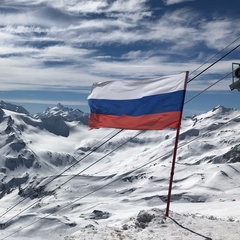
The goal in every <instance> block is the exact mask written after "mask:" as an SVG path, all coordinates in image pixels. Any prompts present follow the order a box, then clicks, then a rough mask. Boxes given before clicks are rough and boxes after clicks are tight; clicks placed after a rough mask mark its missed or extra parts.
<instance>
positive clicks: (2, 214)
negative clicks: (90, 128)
mask: <svg viewBox="0 0 240 240" xmlns="http://www.w3.org/2000/svg"><path fill="white" fill-rule="evenodd" d="M122 131H123V129H121V130H118V131H117V132H116V130H114V131H112V132H111V133H109V134H108V135H106V136H105V137H103V138H102V139H101V140H100V141H99V142H98V143H96V144H95V145H94V146H96V145H97V144H99V143H100V144H99V145H98V146H96V147H95V148H93V149H92V150H91V151H90V152H89V153H88V154H87V155H85V156H84V157H82V158H80V159H79V160H77V161H76V162H74V163H73V164H72V165H70V166H69V167H67V168H66V169H65V170H63V169H64V168H63V169H61V170H59V171H58V172H57V173H56V174H54V175H53V178H51V179H50V181H48V182H47V183H45V184H44V185H43V186H42V187H43V188H44V187H46V186H47V185H48V184H50V183H51V182H53V181H54V180H55V179H57V178H59V177H60V176H61V175H63V174H64V173H65V172H67V171H68V170H69V169H71V168H72V167H74V166H75V165H76V164H78V163H79V162H81V161H83V160H84V159H85V158H87V157H88V156H90V155H91V154H92V153H94V152H95V151H96V150H98V149H99V148H100V147H102V146H103V145H104V144H106V143H107V142H108V141H110V140H111V139H112V138H114V137H115V136H116V135H118V134H119V133H120V132H122ZM114 132H116V133H114ZM113 133H114V134H113ZM112 134H113V135H112ZM111 135H112V136H111ZM107 136H109V138H108V139H107V140H105V141H103V140H104V139H105V138H107ZM102 141H103V142H102ZM101 142H102V143H101ZM59 172H60V173H59ZM33 194H34V192H33V193H31V194H30V195H27V196H25V197H24V198H23V199H21V200H20V201H19V202H17V203H16V204H14V205H12V206H11V207H9V208H8V209H7V210H6V211H5V212H3V213H1V215H0V218H2V217H3V216H5V215H6V214H7V213H8V212H10V211H11V210H13V209H14V208H15V207H17V206H18V205H19V204H21V203H22V202H24V201H25V200H26V199H27V198H29V197H31V196H33Z"/></svg>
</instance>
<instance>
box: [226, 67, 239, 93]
mask: <svg viewBox="0 0 240 240" xmlns="http://www.w3.org/2000/svg"><path fill="white" fill-rule="evenodd" d="M229 87H230V89H231V91H232V90H234V89H237V90H238V91H240V63H232V84H230V85H229Z"/></svg>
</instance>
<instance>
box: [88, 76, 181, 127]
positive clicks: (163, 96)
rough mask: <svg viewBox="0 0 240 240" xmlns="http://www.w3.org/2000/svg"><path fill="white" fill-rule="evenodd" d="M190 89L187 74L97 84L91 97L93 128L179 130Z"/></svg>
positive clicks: (90, 120)
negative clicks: (185, 99)
mask: <svg viewBox="0 0 240 240" xmlns="http://www.w3.org/2000/svg"><path fill="white" fill-rule="evenodd" d="M185 88H186V73H181V74H178V75H171V76H165V77H161V78H158V79H151V80H122V81H108V82H100V83H95V84H93V86H92V91H91V93H90V95H89V96H88V103H89V107H90V110H91V113H90V119H89V128H90V129H94V128H120V129H132V130H162V129H164V128H173V129H176V128H178V127H179V125H180V122H181V116H182V114H181V112H182V109H183V101H184V96H185Z"/></svg>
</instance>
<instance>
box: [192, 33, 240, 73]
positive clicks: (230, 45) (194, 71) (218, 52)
mask: <svg viewBox="0 0 240 240" xmlns="http://www.w3.org/2000/svg"><path fill="white" fill-rule="evenodd" d="M239 39H240V36H239V37H238V38H236V39H235V40H234V41H232V42H231V43H230V44H228V45H227V46H226V47H225V48H223V49H222V50H221V51H219V52H218V53H216V54H215V55H213V56H212V57H211V58H209V59H208V60H207V61H206V62H204V63H203V64H201V65H200V66H199V67H198V68H196V69H195V70H194V71H192V72H191V73H190V74H189V76H190V75H192V74H193V73H195V72H196V71H198V70H199V69H200V68H201V67H203V66H204V65H205V64H207V63H208V62H210V61H211V60H212V59H214V58H215V57H216V56H218V55H219V54H221V53H222V52H223V51H225V50H226V49H227V48H229V47H230V46H231V45H233V44H234V43H235V42H237V41H238V40H239Z"/></svg>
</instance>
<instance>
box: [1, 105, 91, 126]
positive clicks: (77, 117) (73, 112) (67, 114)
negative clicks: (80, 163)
mask: <svg viewBox="0 0 240 240" xmlns="http://www.w3.org/2000/svg"><path fill="white" fill-rule="evenodd" d="M0 108H2V109H6V110H9V111H13V112H17V113H24V114H26V115H29V116H32V117H34V118H37V119H43V120H44V119H45V120H44V121H45V122H46V119H47V118H54V117H61V118H62V119H63V120H65V121H69V122H72V121H80V122H81V123H83V124H85V125H87V124H88V118H89V114H88V113H84V112H82V111H81V110H79V109H72V108H68V107H64V106H63V105H62V104H61V103H58V104H57V105H56V106H55V107H51V108H50V107H48V108H47V109H46V110H45V111H43V112H41V113H37V114H34V115H31V114H30V113H29V112H28V111H27V110H26V109H25V108H24V107H22V106H19V105H15V104H11V103H7V102H4V101H0Z"/></svg>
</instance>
